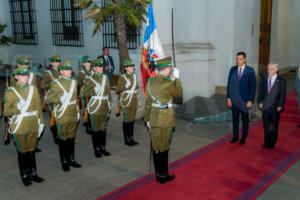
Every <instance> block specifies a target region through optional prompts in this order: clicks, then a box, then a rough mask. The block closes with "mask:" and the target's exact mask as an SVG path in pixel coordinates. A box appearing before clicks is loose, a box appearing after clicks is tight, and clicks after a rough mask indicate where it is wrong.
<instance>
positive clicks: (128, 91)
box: [123, 90, 137, 94]
mask: <svg viewBox="0 0 300 200" xmlns="http://www.w3.org/2000/svg"><path fill="white" fill-rule="evenodd" d="M123 93H126V94H136V93H137V90H133V91H132V90H125V91H123Z"/></svg>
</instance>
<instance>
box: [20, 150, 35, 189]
mask: <svg viewBox="0 0 300 200" xmlns="http://www.w3.org/2000/svg"><path fill="white" fill-rule="evenodd" d="M26 162H27V161H26V153H21V152H18V164H19V169H20V176H21V180H22V182H23V184H24V185H25V186H30V185H31V184H32V183H31V180H30V177H29V175H28V170H27V166H26V165H27V164H26Z"/></svg>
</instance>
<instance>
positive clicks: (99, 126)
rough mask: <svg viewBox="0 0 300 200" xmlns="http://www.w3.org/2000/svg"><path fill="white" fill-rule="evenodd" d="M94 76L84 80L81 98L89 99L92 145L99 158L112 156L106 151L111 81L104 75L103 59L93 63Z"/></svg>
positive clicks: (88, 108) (88, 109)
mask: <svg viewBox="0 0 300 200" xmlns="http://www.w3.org/2000/svg"><path fill="white" fill-rule="evenodd" d="M92 67H93V70H94V74H93V76H89V77H87V78H86V79H85V80H84V86H83V88H82V90H81V96H83V97H85V98H88V99H89V100H90V101H89V102H88V104H87V111H88V113H89V118H90V123H91V124H90V126H91V129H92V143H93V148H94V152H95V156H96V157H97V158H100V157H102V155H104V156H110V153H109V152H108V151H106V149H105V146H106V129H107V123H108V119H109V114H110V110H111V105H110V102H111V93H110V84H109V79H108V77H107V76H106V75H104V74H103V59H102V58H99V59H98V60H95V61H93V62H92Z"/></svg>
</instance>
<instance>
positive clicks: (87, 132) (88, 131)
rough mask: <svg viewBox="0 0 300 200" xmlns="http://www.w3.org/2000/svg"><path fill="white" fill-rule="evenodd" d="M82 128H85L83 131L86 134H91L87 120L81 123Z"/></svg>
mask: <svg viewBox="0 0 300 200" xmlns="http://www.w3.org/2000/svg"><path fill="white" fill-rule="evenodd" d="M83 126H84V128H85V133H86V134H88V135H92V133H93V131H92V130H91V127H90V125H89V123H88V122H85V123H84V124H83Z"/></svg>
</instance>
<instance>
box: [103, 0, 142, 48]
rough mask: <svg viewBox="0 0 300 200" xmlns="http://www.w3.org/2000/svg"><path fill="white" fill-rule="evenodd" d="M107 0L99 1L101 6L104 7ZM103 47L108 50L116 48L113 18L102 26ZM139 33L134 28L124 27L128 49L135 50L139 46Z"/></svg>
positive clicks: (138, 30)
mask: <svg viewBox="0 0 300 200" xmlns="http://www.w3.org/2000/svg"><path fill="white" fill-rule="evenodd" d="M107 4H108V3H107V0H102V1H101V6H106V5H107ZM102 35H103V46H104V47H109V48H118V44H117V39H116V33H115V26H114V18H113V17H112V16H111V17H110V18H109V19H106V20H105V21H104V22H103V24H102ZM140 36H141V31H140V29H137V28H136V27H132V26H129V25H126V38H127V46H128V48H129V49H136V48H137V47H138V45H139V44H140Z"/></svg>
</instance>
